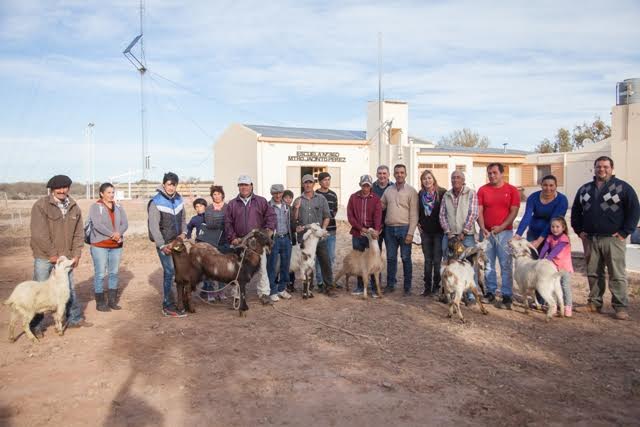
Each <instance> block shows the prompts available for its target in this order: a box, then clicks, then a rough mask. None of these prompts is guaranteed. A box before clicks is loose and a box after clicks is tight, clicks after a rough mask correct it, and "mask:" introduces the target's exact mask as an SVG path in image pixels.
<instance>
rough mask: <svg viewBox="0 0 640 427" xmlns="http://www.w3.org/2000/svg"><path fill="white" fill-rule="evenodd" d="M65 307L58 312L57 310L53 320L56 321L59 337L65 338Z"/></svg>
mask: <svg viewBox="0 0 640 427" xmlns="http://www.w3.org/2000/svg"><path fill="white" fill-rule="evenodd" d="M64 309H65V307H64V305H63V306H61V307H58V310H56V312H55V313H53V320H55V322H56V332H57V333H58V335H60V336H63V335H64V327H63V326H62V319H63V318H64Z"/></svg>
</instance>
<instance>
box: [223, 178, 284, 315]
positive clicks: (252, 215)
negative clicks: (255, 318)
mask: <svg viewBox="0 0 640 427" xmlns="http://www.w3.org/2000/svg"><path fill="white" fill-rule="evenodd" d="M254 228H265V229H267V230H269V231H270V232H271V233H272V232H273V231H274V230H275V229H276V213H275V212H274V210H273V209H272V208H271V206H269V203H268V202H267V199H265V198H264V197H261V196H258V195H256V194H254V193H253V181H252V180H251V177H249V176H247V175H240V176H239V177H238V196H237V197H236V198H235V199H232V200H231V201H229V204H228V205H227V209H226V210H225V213H224V231H225V233H226V236H227V239H228V240H229V242H230V243H231V244H232V245H237V244H239V243H240V241H241V240H242V238H243V237H244V236H246V235H247V234H249V232H250V231H251V230H253V229H254ZM251 282H255V283H256V288H257V289H258V297H259V298H260V301H261V302H262V303H263V304H269V303H270V302H271V300H270V298H269V295H270V294H271V287H270V285H269V276H268V273H267V257H266V255H265V254H263V255H262V259H261V261H260V270H259V273H258V274H255V275H254V276H253V278H252V279H251Z"/></svg>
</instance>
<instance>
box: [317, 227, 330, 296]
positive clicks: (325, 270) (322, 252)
mask: <svg viewBox="0 0 640 427" xmlns="http://www.w3.org/2000/svg"><path fill="white" fill-rule="evenodd" d="M316 260H318V261H319V262H320V270H321V271H322V283H323V284H324V286H325V288H326V289H329V288H330V287H332V286H333V269H332V267H331V258H330V257H329V249H328V245H327V241H326V239H322V240H320V241H319V242H318V247H317V248H316Z"/></svg>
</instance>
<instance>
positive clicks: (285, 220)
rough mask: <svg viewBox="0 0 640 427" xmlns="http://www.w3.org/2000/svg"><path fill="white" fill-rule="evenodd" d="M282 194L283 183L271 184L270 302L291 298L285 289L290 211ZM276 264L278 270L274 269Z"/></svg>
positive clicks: (289, 258)
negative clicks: (274, 219) (272, 227)
mask: <svg viewBox="0 0 640 427" xmlns="http://www.w3.org/2000/svg"><path fill="white" fill-rule="evenodd" d="M283 195H284V185H282V184H273V185H272V186H271V200H270V201H269V206H271V208H272V209H273V211H274V212H275V214H276V230H275V234H274V236H273V247H272V248H271V253H270V254H269V257H268V259H267V273H268V275H269V285H270V287H271V294H270V295H269V298H270V299H271V302H277V301H279V300H280V298H284V299H290V298H291V295H290V294H289V292H287V290H286V286H287V284H288V283H289V262H290V261H291V235H292V232H291V211H290V209H289V206H287V204H286V203H285V202H284V201H283V200H282V196H283ZM278 261H279V262H278ZM278 265H279V270H280V271H279V272H278V271H276V268H278ZM278 273H279V274H278Z"/></svg>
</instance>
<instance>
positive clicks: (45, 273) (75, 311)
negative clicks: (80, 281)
mask: <svg viewBox="0 0 640 427" xmlns="http://www.w3.org/2000/svg"><path fill="white" fill-rule="evenodd" d="M53 267H54V265H53V264H51V263H50V262H49V260H48V259H42V258H36V259H35V260H34V261H33V280H35V281H36V282H44V281H46V280H47V279H48V278H49V275H50V274H51V270H53ZM69 291H70V292H71V295H70V296H69V301H68V302H67V307H66V310H65V316H66V318H67V323H69V324H74V323H78V322H80V321H81V320H82V319H83V316H82V306H81V305H80V301H78V298H77V297H76V290H75V289H74V288H73V270H71V271H69ZM43 319H44V314H40V313H39V314H36V315H35V317H34V318H33V320H32V321H31V323H30V325H31V329H37V328H39V327H40V323H42V320H43Z"/></svg>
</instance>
